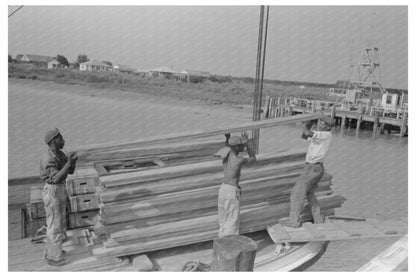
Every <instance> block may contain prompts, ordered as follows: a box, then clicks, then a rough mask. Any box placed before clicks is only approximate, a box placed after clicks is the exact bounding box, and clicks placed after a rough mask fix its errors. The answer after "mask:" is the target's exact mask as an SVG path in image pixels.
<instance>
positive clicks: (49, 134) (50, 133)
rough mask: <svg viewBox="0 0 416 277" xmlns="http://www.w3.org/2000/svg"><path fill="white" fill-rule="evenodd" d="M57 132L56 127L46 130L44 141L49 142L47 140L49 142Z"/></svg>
mask: <svg viewBox="0 0 416 277" xmlns="http://www.w3.org/2000/svg"><path fill="white" fill-rule="evenodd" d="M59 134H60V132H59V130H58V128H54V129H52V130H49V131H47V132H46V134H45V143H46V144H49V142H51V140H53V139H54V138H55V137H56V136H57V135H59Z"/></svg>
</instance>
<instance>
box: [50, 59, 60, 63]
mask: <svg viewBox="0 0 416 277" xmlns="http://www.w3.org/2000/svg"><path fill="white" fill-rule="evenodd" d="M48 63H57V64H60V62H58V61H57V60H56V59H52V60H51V61H49V62H48Z"/></svg>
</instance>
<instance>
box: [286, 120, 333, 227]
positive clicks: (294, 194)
mask: <svg viewBox="0 0 416 277" xmlns="http://www.w3.org/2000/svg"><path fill="white" fill-rule="evenodd" d="M312 125H315V124H314V122H306V123H304V124H303V133H302V138H304V139H307V140H309V141H310V145H309V148H308V152H307V154H306V164H305V168H304V169H303V172H302V174H301V175H300V177H299V179H298V180H297V181H296V184H295V186H294V187H293V188H292V190H291V192H290V214H289V221H286V222H282V224H284V225H286V226H288V227H293V228H298V227H301V225H302V224H301V222H300V218H299V216H300V214H301V212H302V207H303V201H304V199H305V198H307V199H308V202H309V205H310V207H311V212H312V216H313V221H314V223H323V217H322V216H321V210H320V207H319V204H318V201H317V199H316V196H315V191H316V189H317V188H318V184H319V182H320V180H321V178H322V175H323V174H324V171H325V169H324V166H323V160H324V158H325V157H326V156H327V154H328V150H329V145H330V143H331V139H332V135H331V128H332V126H333V121H332V119H331V118H330V117H323V118H321V119H319V120H318V123H317V125H316V128H317V130H316V131H311V130H310V129H311V127H312Z"/></svg>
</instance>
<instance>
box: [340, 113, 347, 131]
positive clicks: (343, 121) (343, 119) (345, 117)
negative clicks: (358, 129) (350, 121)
mask: <svg viewBox="0 0 416 277" xmlns="http://www.w3.org/2000/svg"><path fill="white" fill-rule="evenodd" d="M346 121H347V116H346V115H344V116H342V121H341V128H342V129H343V128H345V122H346Z"/></svg>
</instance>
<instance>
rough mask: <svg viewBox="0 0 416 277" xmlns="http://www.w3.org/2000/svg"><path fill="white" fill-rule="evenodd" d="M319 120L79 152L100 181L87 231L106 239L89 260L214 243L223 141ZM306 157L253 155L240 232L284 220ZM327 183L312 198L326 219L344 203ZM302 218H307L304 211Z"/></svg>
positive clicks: (200, 132) (293, 120)
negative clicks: (92, 224)
mask: <svg viewBox="0 0 416 277" xmlns="http://www.w3.org/2000/svg"><path fill="white" fill-rule="evenodd" d="M322 116H323V115H322V114H308V115H299V116H293V117H287V118H278V119H271V120H267V121H258V122H247V123H244V124H238V125H235V126H228V127H227V128H218V129H214V130H197V131H191V132H186V133H181V134H174V135H164V136H158V137H153V138H144V139H140V140H137V141H134V142H126V143H109V144H103V145H98V146H86V147H83V148H82V149H79V151H78V153H79V157H80V159H79V164H80V165H82V166H90V168H95V169H96V172H97V174H98V176H99V186H98V187H97V199H98V201H99V207H100V210H99V211H100V212H99V215H100V216H99V219H98V220H99V222H98V224H97V225H96V226H95V229H94V231H95V233H96V234H97V236H99V237H101V236H102V234H105V235H106V237H107V241H106V242H104V244H103V246H102V247H98V248H95V249H94V250H93V253H94V255H96V256H97V257H99V258H105V257H118V256H125V255H130V254H139V253H144V252H148V251H153V250H158V249H164V248H170V247H175V246H180V245H187V244H192V243H195V242H202V241H208V240H211V239H213V238H215V237H217V232H218V218H217V201H218V189H219V186H220V184H221V183H222V180H223V168H222V164H221V161H220V160H218V159H215V158H213V156H212V155H213V154H214V153H216V152H217V151H218V150H219V149H220V148H221V147H222V146H223V143H224V137H223V135H224V134H225V133H235V132H240V131H244V130H252V129H260V128H269V127H274V126H278V125H282V124H288V123H296V122H300V121H306V120H313V119H317V118H320V117H322ZM217 135H221V137H219V136H217ZM213 136H217V140H216V141H214V140H212V139H211V140H206V138H207V137H213ZM204 138H205V139H204ZM202 139H204V140H202ZM305 154H306V153H305V151H304V150H302V151H296V150H292V151H284V152H280V153H277V154H269V155H260V156H258V159H257V162H256V163H254V164H253V165H251V166H250V167H247V168H244V169H243V172H242V177H241V182H240V185H241V187H242V197H241V201H242V202H241V204H242V206H241V222H240V230H241V233H242V234H244V233H248V232H253V231H257V230H263V229H266V228H267V227H268V226H270V225H273V224H275V223H276V222H277V221H278V220H279V219H280V218H283V217H287V216H288V213H289V194H290V190H291V188H292V187H293V185H294V184H295V181H296V178H297V177H298V176H299V175H300V173H301V171H302V169H303V166H304V158H305ZM92 166H94V167H92ZM331 179H332V176H330V175H329V174H326V175H325V176H324V178H323V179H322V180H321V182H320V184H319V190H318V192H317V193H318V195H319V198H318V200H319V202H320V204H321V206H322V212H323V213H324V214H325V215H332V214H334V208H337V207H340V206H341V205H342V203H343V201H344V198H343V197H340V196H335V195H333V194H332V193H333V192H332V190H331V185H332V182H331ZM302 218H303V220H309V219H311V214H310V212H309V211H308V209H305V212H304V213H303V214H302Z"/></svg>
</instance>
